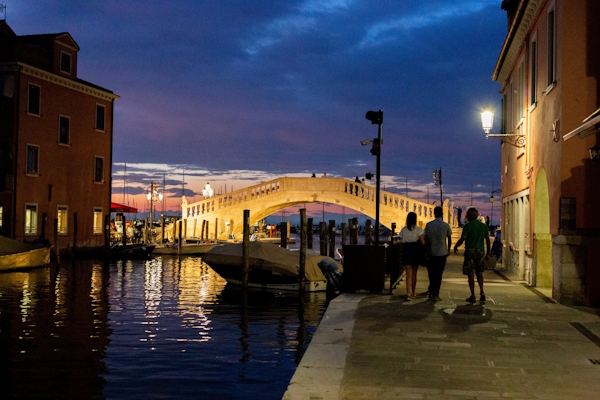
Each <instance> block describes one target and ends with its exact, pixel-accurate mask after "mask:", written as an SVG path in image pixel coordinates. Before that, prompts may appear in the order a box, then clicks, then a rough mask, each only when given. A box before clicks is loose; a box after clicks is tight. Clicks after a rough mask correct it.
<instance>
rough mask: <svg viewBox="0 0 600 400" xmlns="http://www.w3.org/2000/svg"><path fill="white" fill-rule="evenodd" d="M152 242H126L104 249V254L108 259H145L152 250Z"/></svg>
mask: <svg viewBox="0 0 600 400" xmlns="http://www.w3.org/2000/svg"><path fill="white" fill-rule="evenodd" d="M154 247H155V245H153V244H127V245H124V246H115V247H110V248H108V249H106V251H105V253H104V256H105V257H106V258H108V259H110V260H145V259H149V258H150V255H151V254H152V252H153V251H154Z"/></svg>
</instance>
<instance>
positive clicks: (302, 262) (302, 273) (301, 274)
mask: <svg viewBox="0 0 600 400" xmlns="http://www.w3.org/2000/svg"><path fill="white" fill-rule="evenodd" d="M306 239H307V238H306V208H301V209H300V270H299V271H298V279H300V290H301V291H304V285H305V283H306V278H305V274H306Z"/></svg>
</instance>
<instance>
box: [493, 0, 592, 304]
mask: <svg viewBox="0 0 600 400" xmlns="http://www.w3.org/2000/svg"><path fill="white" fill-rule="evenodd" d="M502 8H503V9H504V10H505V11H506V12H507V16H508V34H507V36H506V40H505V42H504V45H503V46H502V49H501V50H500V56H499V57H498V62H497V64H496V68H495V71H494V75H493V79H494V80H496V81H498V82H499V83H500V84H501V85H502V91H501V93H502V95H503V102H502V104H503V107H502V126H501V128H500V130H501V133H503V134H509V135H512V136H508V137H506V138H504V139H503V144H502V167H501V168H502V169H501V175H502V203H503V204H502V240H503V244H504V251H503V258H504V260H503V261H504V263H505V265H506V266H507V267H508V268H509V270H511V271H512V272H515V273H517V274H518V275H519V276H521V277H522V279H524V280H526V281H527V282H528V283H529V284H531V285H535V286H538V287H547V288H551V289H552V296H553V297H554V298H555V299H557V300H559V301H560V302H562V303H567V304H585V305H594V306H598V305H600V261H599V260H600V207H599V201H598V193H599V191H598V189H597V185H598V182H600V179H599V178H600V164H598V163H597V161H594V160H592V158H591V156H590V150H589V149H590V148H592V149H593V148H594V147H597V145H598V142H599V138H598V128H599V127H600V109H599V107H600V51H599V49H600V25H598V16H599V15H600V2H599V1H597V0H576V1H573V0H504V1H503V2H502Z"/></svg>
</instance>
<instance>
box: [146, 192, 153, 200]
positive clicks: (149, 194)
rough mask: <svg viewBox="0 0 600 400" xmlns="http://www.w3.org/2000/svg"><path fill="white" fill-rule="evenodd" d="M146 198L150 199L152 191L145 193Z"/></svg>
mask: <svg viewBox="0 0 600 400" xmlns="http://www.w3.org/2000/svg"><path fill="white" fill-rule="evenodd" d="M146 198H147V199H148V201H150V199H151V198H152V193H150V192H148V194H147V195H146Z"/></svg>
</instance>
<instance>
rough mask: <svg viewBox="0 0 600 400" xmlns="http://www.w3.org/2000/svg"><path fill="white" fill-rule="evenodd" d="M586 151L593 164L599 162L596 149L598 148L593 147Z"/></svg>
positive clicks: (598, 154) (599, 156)
mask: <svg viewBox="0 0 600 400" xmlns="http://www.w3.org/2000/svg"><path fill="white" fill-rule="evenodd" d="M588 150H589V152H590V158H591V159H592V161H593V162H594V164H598V160H600V153H598V152H599V151H600V149H599V148H598V146H596V145H594V147H590V148H589V149H588Z"/></svg>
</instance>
